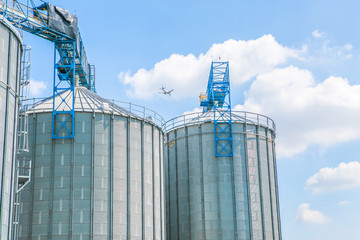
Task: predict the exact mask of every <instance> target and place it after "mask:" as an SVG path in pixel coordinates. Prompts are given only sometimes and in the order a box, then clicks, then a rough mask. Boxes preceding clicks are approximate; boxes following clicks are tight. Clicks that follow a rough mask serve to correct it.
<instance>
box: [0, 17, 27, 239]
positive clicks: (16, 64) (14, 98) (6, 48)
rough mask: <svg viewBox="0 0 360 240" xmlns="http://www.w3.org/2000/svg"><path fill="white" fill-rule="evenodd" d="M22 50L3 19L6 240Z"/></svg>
mask: <svg viewBox="0 0 360 240" xmlns="http://www.w3.org/2000/svg"><path fill="white" fill-rule="evenodd" d="M21 52H22V46H21V42H20V40H19V39H18V37H17V36H16V35H15V34H14V32H13V31H11V30H10V29H9V28H8V27H7V26H5V25H4V24H3V23H2V22H0V172H1V178H0V187H1V189H0V201H1V202H0V215H1V216H0V217H1V219H0V233H1V239H4V240H5V239H10V236H11V231H12V211H13V210H12V208H13V201H14V198H13V197H14V184H15V154H16V137H17V123H18V104H19V97H18V93H19V85H20V84H19V80H20V64H21Z"/></svg>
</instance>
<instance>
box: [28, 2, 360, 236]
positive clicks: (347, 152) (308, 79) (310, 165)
mask: <svg viewBox="0 0 360 240" xmlns="http://www.w3.org/2000/svg"><path fill="white" fill-rule="evenodd" d="M51 3H53V4H54V5H57V6H60V7H63V8H65V9H68V10H70V11H71V12H73V13H75V14H76V15H77V16H78V21H79V27H80V32H81V34H82V38H83V40H84V43H85V46H86V51H87V55H88V59H89V61H90V63H91V64H95V65H96V85H97V93H98V94H100V95H101V96H103V97H106V98H111V99H117V100H123V101H129V102H133V103H138V104H140V105H145V106H147V107H149V108H151V109H153V110H155V111H157V112H158V113H159V114H161V115H162V116H163V117H164V118H165V119H170V118H172V117H175V116H178V115H181V114H182V113H184V112H186V111H193V110H194V109H196V108H198V103H199V101H198V96H199V93H200V92H201V91H204V90H205V89H206V83H207V77H208V72H209V67H210V61H211V60H212V59H216V58H218V57H222V59H228V60H229V61H230V78H231V88H232V92H231V94H232V95H231V98H232V104H233V107H234V108H235V109H238V110H246V111H253V112H258V113H262V114H265V115H267V116H269V117H271V118H273V119H274V121H275V123H276V124H277V141H276V142H277V158H278V159H277V163H278V178H279V191H280V204H281V222H282V232H283V239H284V240H304V239H306V240H339V239H344V240H357V239H360V228H359V227H358V226H359V225H360V217H359V212H360V207H359V206H360V204H359V199H360V191H359V190H360V177H359V176H360V162H359V160H360V159H359V157H360V148H359V146H360V127H359V126H360V85H359V81H360V50H359V49H360V31H359V30H358V26H359V25H360V15H359V13H358V12H359V9H360V1H355V0H354V1H349V0H344V1H333V0H312V1H289V0H288V1H277V0H274V1H243V0H241V1H239V0H238V1H230V0H225V1H209V0H208V1H203V0H199V1H188V0H183V1H172V0H168V1H159V0H154V1H114V0H111V1H102V2H101V1H97V2H95V1H84V0H82V1H79V0H78V1H69V0H56V1H55V0H54V1H51ZM24 43H25V44H28V45H31V46H32V72H31V77H32V80H33V81H32V82H33V85H32V91H31V92H32V95H33V96H36V97H45V96H49V95H51V93H52V76H53V52H54V50H53V44H52V43H50V42H47V41H46V40H42V39H39V38H37V37H34V36H31V35H28V34H26V33H25V36H24ZM161 85H164V86H166V87H168V88H174V89H175V90H174V94H173V96H171V97H168V96H162V95H159V94H158V88H159V87H161Z"/></svg>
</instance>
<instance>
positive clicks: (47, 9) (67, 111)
mask: <svg viewBox="0 0 360 240" xmlns="http://www.w3.org/2000/svg"><path fill="white" fill-rule="evenodd" d="M41 2H42V4H41V5H40V6H36V5H35V3H34V0H1V1H0V15H3V17H5V18H6V19H7V20H8V21H10V22H11V23H12V24H13V25H14V26H15V27H18V28H20V29H22V30H24V31H27V32H29V33H32V34H35V35H37V36H39V37H42V38H44V39H47V40H49V41H51V42H53V43H54V49H55V53H54V88H53V117H52V119H53V121H52V137H53V138H54V139H58V138H73V137H74V130H75V129H74V125H75V124H74V121H75V120H74V118H75V116H74V105H75V102H74V101H75V85H76V84H78V85H79V86H84V87H86V88H88V89H90V90H91V91H93V92H95V68H94V66H93V65H90V64H88V61H87V57H86V53H85V48H84V44H83V41H82V39H81V36H80V32H79V30H78V27H77V18H76V16H74V15H72V14H70V13H69V12H68V11H67V10H65V9H62V8H59V7H55V6H53V5H51V4H49V3H44V2H43V1H41ZM64 91H67V94H61V93H62V92H64ZM57 97H60V101H55V99H56V98H57Z"/></svg>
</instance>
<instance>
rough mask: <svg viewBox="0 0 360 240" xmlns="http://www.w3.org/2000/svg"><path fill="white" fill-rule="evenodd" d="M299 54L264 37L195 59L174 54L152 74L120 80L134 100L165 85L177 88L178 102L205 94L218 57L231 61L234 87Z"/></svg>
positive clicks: (213, 48) (233, 42) (216, 46)
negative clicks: (211, 63) (213, 60)
mask: <svg viewBox="0 0 360 240" xmlns="http://www.w3.org/2000/svg"><path fill="white" fill-rule="evenodd" d="M298 54H299V51H298V50H295V49H290V48H286V47H284V46H281V45H280V44H279V43H278V42H277V41H276V40H275V38H274V37H273V36H271V35H264V36H262V37H260V38H258V39H255V40H249V41H241V40H239V41H236V40H232V39H231V40H228V41H225V42H224V43H220V44H214V45H212V46H211V48H210V49H209V50H208V51H207V52H206V53H205V54H200V55H199V56H195V55H193V54H189V55H186V56H184V55H179V54H173V55H171V56H170V57H169V58H167V59H164V60H162V61H160V62H158V63H156V64H155V65H154V67H153V68H152V69H150V70H146V69H140V70H138V71H137V72H136V73H135V74H131V73H130V72H121V73H120V74H119V79H120V81H121V82H122V83H124V84H125V85H129V87H130V88H129V90H128V91H127V93H128V95H130V96H131V97H135V98H144V99H146V98H150V97H152V96H154V95H155V94H157V92H158V88H159V86H161V85H165V86H166V87H167V88H174V89H175V91H174V94H173V96H174V97H175V98H182V97H189V96H196V95H198V94H199V93H200V92H201V91H205V90H206V89H205V88H206V84H207V80H208V74H209V69H210V62H211V60H212V59H214V58H217V57H222V58H226V59H227V60H229V61H230V77H231V81H232V84H240V83H244V82H246V81H249V80H250V79H252V78H253V77H255V76H257V75H258V74H261V73H265V72H268V71H270V70H271V69H273V68H274V67H276V66H278V65H279V64H283V63H285V62H286V60H287V59H289V58H291V57H298Z"/></svg>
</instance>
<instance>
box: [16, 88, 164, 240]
mask: <svg viewBox="0 0 360 240" xmlns="http://www.w3.org/2000/svg"><path fill="white" fill-rule="evenodd" d="M62 94H67V92H63V93H62ZM57 100H59V99H55V101H57ZM52 101H53V99H52V97H51V98H49V99H45V100H43V101H41V102H38V103H36V104H35V105H34V106H33V107H31V108H30V110H29V111H28V113H29V150H30V151H29V153H28V154H29V156H28V157H31V158H32V159H33V163H32V173H33V174H32V179H31V183H30V184H28V185H27V186H26V187H25V188H24V191H23V193H22V198H21V204H20V227H19V237H20V239H30V238H31V239H45V238H46V239H64V240H65V239H66V240H67V239H83V240H85V239H99V240H100V239H101V240H103V239H139V240H140V239H161V240H162V239H165V236H164V231H165V227H164V201H163V194H164V189H163V145H162V143H163V132H162V130H161V128H160V127H159V126H161V123H160V122H159V121H160V120H161V119H159V116H158V115H156V114H155V113H154V112H149V111H148V110H147V109H145V108H137V109H138V110H141V111H140V112H139V114H134V111H136V110H137V109H136V107H137V106H136V105H130V109H131V111H130V109H127V110H125V108H122V107H119V105H116V104H114V103H113V102H111V101H108V100H105V99H103V98H101V97H100V96H98V95H97V94H95V93H93V92H91V91H89V90H87V89H86V88H83V87H76V88H75V135H74V139H53V138H52V106H53V105H52ZM70 101H72V100H71V99H70ZM149 115H150V116H149ZM140 116H141V117H140ZM60 117H61V116H60Z"/></svg>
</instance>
